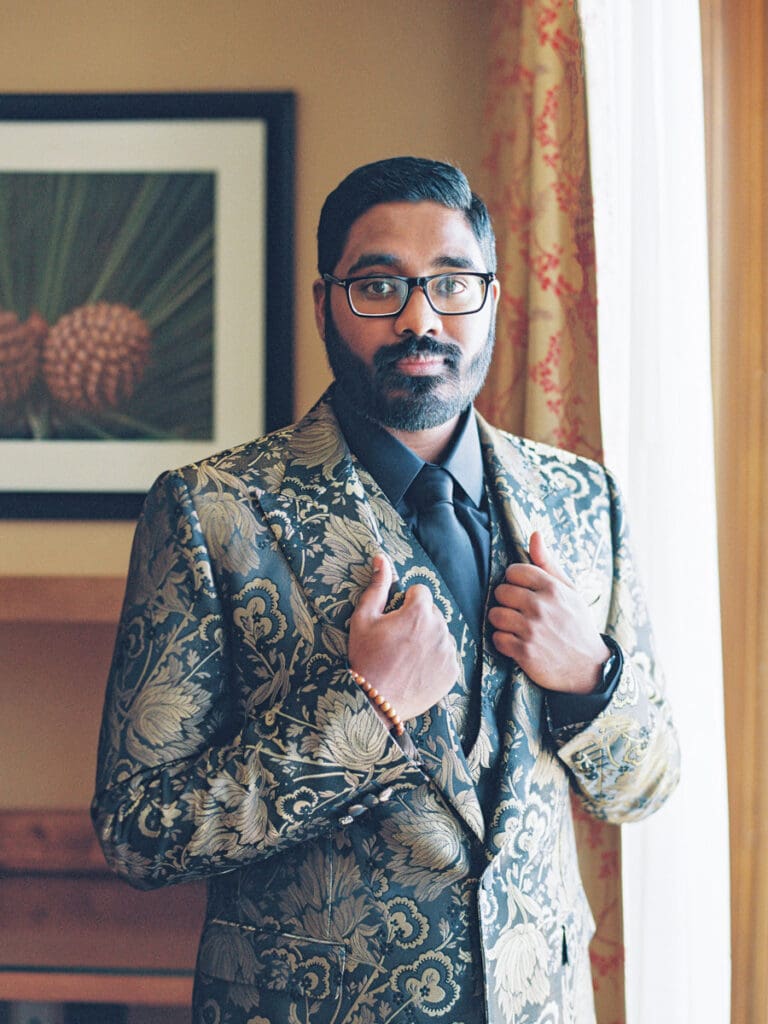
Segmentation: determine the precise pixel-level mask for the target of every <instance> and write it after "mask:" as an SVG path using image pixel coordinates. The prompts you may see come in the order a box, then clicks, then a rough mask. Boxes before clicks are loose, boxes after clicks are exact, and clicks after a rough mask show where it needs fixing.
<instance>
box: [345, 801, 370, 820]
mask: <svg viewBox="0 0 768 1024" xmlns="http://www.w3.org/2000/svg"><path fill="white" fill-rule="evenodd" d="M367 809H368V808H367V807H365V806H364V805H363V804H352V805H351V806H350V807H348V808H347V814H348V815H350V814H351V815H352V817H353V818H359V817H360V815H361V814H365V812H366V811H367Z"/></svg>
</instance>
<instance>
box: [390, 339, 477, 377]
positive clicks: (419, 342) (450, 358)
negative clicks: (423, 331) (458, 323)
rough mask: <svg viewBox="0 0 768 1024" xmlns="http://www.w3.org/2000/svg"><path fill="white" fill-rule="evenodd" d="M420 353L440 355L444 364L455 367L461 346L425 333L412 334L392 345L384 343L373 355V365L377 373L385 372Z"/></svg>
mask: <svg viewBox="0 0 768 1024" xmlns="http://www.w3.org/2000/svg"><path fill="white" fill-rule="evenodd" d="M421 353H424V354H426V355H430V356H440V357H441V358H442V359H444V360H445V362H446V364H447V365H448V366H449V367H450V368H452V369H455V368H456V367H457V366H458V365H459V363H460V362H461V348H460V347H459V346H458V345H456V344H454V343H453V342H450V341H442V342H441V341H435V339H434V338H429V337H427V336H426V335H417V334H412V335H409V336H408V337H406V338H403V340H402V341H398V342H395V344H394V345H384V346H383V347H382V348H380V349H379V350H378V352H376V353H375V355H374V357H373V367H374V370H375V371H376V372H377V373H386V372H387V371H389V370H391V369H392V368H393V367H394V366H395V364H396V363H398V362H399V361H400V360H401V359H406V358H407V357H408V356H416V355H419V354H421Z"/></svg>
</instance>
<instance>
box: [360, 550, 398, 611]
mask: <svg viewBox="0 0 768 1024" xmlns="http://www.w3.org/2000/svg"><path fill="white" fill-rule="evenodd" d="M371 568H372V572H371V581H370V583H369V584H368V586H367V587H366V588H365V590H364V591H363V592H362V594H361V595H360V599H359V600H358V602H357V611H358V612H362V614H363V615H369V616H374V615H383V614H384V609H385V608H386V606H387V601H388V600H389V588H390V587H391V585H392V563H391V562H390V561H389V559H388V558H387V557H386V555H382V554H376V555H374V556H373V562H372V563H371Z"/></svg>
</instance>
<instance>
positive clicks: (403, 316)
mask: <svg viewBox="0 0 768 1024" xmlns="http://www.w3.org/2000/svg"><path fill="white" fill-rule="evenodd" d="M442 328H443V322H442V320H441V319H440V316H439V314H438V313H436V312H435V311H434V309H432V307H431V306H430V304H429V302H428V301H427V296H426V295H425V294H424V289H423V288H421V287H420V286H419V285H417V286H416V287H415V288H414V289H413V291H412V292H411V294H410V295H409V296H408V301H407V302H406V304H405V305H404V306H403V308H402V309H401V310H400V312H399V313H398V314H397V316H396V317H395V330H396V331H397V333H398V334H416V335H426V334H430V335H432V336H434V335H437V334H439V333H440V331H441V330H442Z"/></svg>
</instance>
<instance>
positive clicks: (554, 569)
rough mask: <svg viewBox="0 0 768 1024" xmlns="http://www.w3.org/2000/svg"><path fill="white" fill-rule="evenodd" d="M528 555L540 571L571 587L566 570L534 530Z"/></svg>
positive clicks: (529, 543)
mask: <svg viewBox="0 0 768 1024" xmlns="http://www.w3.org/2000/svg"><path fill="white" fill-rule="evenodd" d="M528 554H529V556H530V559H531V562H532V563H533V564H534V565H537V566H538V567H539V569H543V570H544V572H546V573H548V574H549V575H550V576H554V577H555V579H556V580H560V581H561V582H562V583H568V584H569V585H570V582H571V581H570V579H569V577H568V576H567V575H566V573H565V570H564V569H563V568H562V566H561V565H560V563H559V562H558V561H557V559H556V558H555V556H554V555H553V554H552V552H551V551H550V550H549V548H548V547H547V545H546V544H545V543H544V538H543V537H542V535H541V533H540V532H539V531H538V530H534V531H533V533H532V534H531V539H530V541H529V542H528Z"/></svg>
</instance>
